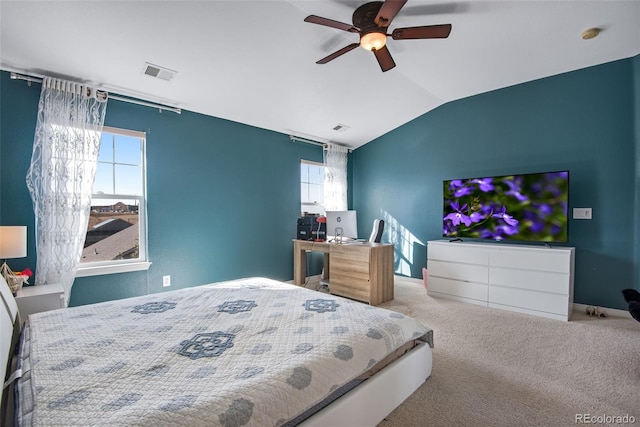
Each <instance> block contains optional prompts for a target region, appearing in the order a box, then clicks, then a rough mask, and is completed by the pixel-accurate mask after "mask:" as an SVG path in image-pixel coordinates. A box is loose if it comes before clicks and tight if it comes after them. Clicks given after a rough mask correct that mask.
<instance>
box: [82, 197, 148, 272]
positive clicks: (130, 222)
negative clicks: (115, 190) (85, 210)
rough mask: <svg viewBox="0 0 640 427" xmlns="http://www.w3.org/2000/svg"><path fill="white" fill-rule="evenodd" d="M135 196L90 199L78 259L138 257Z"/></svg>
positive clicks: (89, 260)
mask: <svg viewBox="0 0 640 427" xmlns="http://www.w3.org/2000/svg"><path fill="white" fill-rule="evenodd" d="M138 213H139V201H138V200H137V199H120V200H115V199H93V201H92V206H91V214H90V216H89V227H88V228H87V237H86V239H85V243H84V249H83V251H82V259H81V262H98V261H112V260H121V259H132V258H138V256H139V249H140V248H139V242H140V222H139V216H138Z"/></svg>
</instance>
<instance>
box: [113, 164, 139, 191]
mask: <svg viewBox="0 0 640 427" xmlns="http://www.w3.org/2000/svg"><path fill="white" fill-rule="evenodd" d="M115 182H116V188H115V190H116V194H130V195H135V196H141V195H142V175H141V174H140V167H139V166H128V165H119V164H116V165H115Z"/></svg>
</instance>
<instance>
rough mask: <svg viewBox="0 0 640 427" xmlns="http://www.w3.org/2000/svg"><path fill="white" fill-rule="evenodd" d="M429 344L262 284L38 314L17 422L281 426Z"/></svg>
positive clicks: (316, 298) (24, 358)
mask: <svg viewBox="0 0 640 427" xmlns="http://www.w3.org/2000/svg"><path fill="white" fill-rule="evenodd" d="M431 336H432V335H431V331H430V330H429V329H428V328H426V327H425V326H423V325H421V324H420V323H419V322H417V321H415V320H414V319H411V318H409V317H406V316H404V315H402V314H399V313H396V312H393V311H389V310H385V309H381V308H377V307H371V306H368V305H365V304H362V303H360V302H355V301H351V300H347V299H343V298H340V297H336V296H333V295H328V294H323V293H318V292H315V291H311V290H307V289H303V288H300V287H298V286H293V285H288V284H285V283H281V282H276V281H273V280H269V279H264V278H252V279H243V280H238V281H231V282H223V283H217V284H212V285H206V286H199V287H194V288H188V289H182V290H177V291H172V292H167V293H161V294H154V295H147V296H143V297H137V298H131V299H126V300H119V301H112V302H106V303H100V304H94V305H88V306H82V307H74V308H68V309H62V310H55V311H51V312H45V313H39V314H35V315H32V316H31V317H30V327H29V328H28V329H27V330H25V333H24V339H23V342H22V345H21V352H22V354H21V357H20V360H21V363H22V369H23V376H22V378H21V379H20V380H19V382H18V384H17V387H16V391H17V394H18V399H17V402H19V403H18V408H17V412H16V415H17V419H18V423H19V425H38V426H49V425H51V426H54V425H58V426H77V425H82V426H87V425H100V426H104V425H118V426H127V425H130V426H133V425H140V426H142V425H168V424H170V425H175V426H181V425H184V426H199V425H203V426H204V425H207V426H213V425H219V426H241V425H254V426H281V425H286V424H287V423H289V422H291V420H296V421H297V420H299V417H300V415H301V414H303V413H306V411H307V410H308V409H309V408H311V407H314V406H316V405H318V404H319V403H320V402H322V401H324V400H325V399H326V397H327V396H329V395H331V394H332V393H334V394H335V392H336V391H337V390H340V389H341V388H343V387H345V386H346V385H349V384H354V382H353V381H356V380H357V379H358V378H359V377H360V376H361V375H363V374H364V373H366V372H367V371H370V370H371V368H373V367H374V366H376V365H377V363H378V362H380V361H382V360H384V359H385V358H389V355H391V354H393V353H394V351H396V349H398V348H400V347H402V346H404V345H406V344H407V343H409V342H411V341H413V340H426V341H429V342H430V340H431ZM430 344H431V343H430Z"/></svg>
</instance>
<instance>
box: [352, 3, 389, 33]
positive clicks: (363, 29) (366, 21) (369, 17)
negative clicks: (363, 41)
mask: <svg viewBox="0 0 640 427" xmlns="http://www.w3.org/2000/svg"><path fill="white" fill-rule="evenodd" d="M382 3H383V2H381V1H372V2H370V3H365V4H363V5H362V6H360V7H359V8H357V9H356V10H355V12H353V18H352V20H353V25H354V26H355V27H358V28H360V35H361V36H362V35H364V34H367V33H372V32H378V33H380V32H382V33H385V32H386V30H385V29H384V28H381V27H379V26H378V25H377V24H376V22H375V19H376V16H378V12H379V11H380V8H381V7H382Z"/></svg>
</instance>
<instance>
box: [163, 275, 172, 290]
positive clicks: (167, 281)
mask: <svg viewBox="0 0 640 427" xmlns="http://www.w3.org/2000/svg"><path fill="white" fill-rule="evenodd" d="M167 286H171V276H162V287H163V288H166V287H167Z"/></svg>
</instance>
